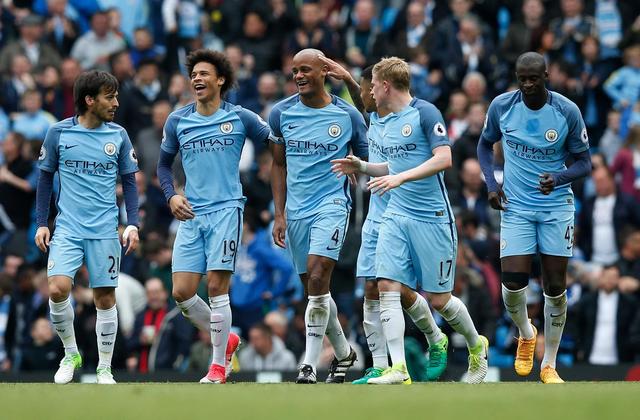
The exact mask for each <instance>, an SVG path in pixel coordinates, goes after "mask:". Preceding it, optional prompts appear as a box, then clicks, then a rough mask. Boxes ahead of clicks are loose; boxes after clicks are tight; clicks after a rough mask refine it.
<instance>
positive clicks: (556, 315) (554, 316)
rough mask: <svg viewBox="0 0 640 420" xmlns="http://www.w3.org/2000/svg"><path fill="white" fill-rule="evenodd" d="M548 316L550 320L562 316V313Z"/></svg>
mask: <svg viewBox="0 0 640 420" xmlns="http://www.w3.org/2000/svg"><path fill="white" fill-rule="evenodd" d="M549 315H551V318H557V317H559V316H562V315H564V313H562V314H549Z"/></svg>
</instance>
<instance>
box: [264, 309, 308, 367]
mask: <svg viewBox="0 0 640 420" xmlns="http://www.w3.org/2000/svg"><path fill="white" fill-rule="evenodd" d="M264 323H265V324H266V325H267V326H268V327H269V328H271V331H272V332H273V335H274V336H277V337H278V338H279V339H280V340H282V342H283V343H284V346H285V347H286V348H287V349H288V350H290V351H291V352H292V353H293V354H294V355H295V357H296V359H297V358H298V357H299V356H300V355H301V354H302V353H303V352H304V341H303V340H301V339H300V335H299V334H296V333H295V332H294V331H293V330H292V329H290V328H289V322H288V320H287V317H286V316H285V315H284V314H283V313H282V312H281V311H279V310H276V311H271V312H269V313H268V314H266V315H265V317H264Z"/></svg>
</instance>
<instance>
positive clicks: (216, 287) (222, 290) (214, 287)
mask: <svg viewBox="0 0 640 420" xmlns="http://www.w3.org/2000/svg"><path fill="white" fill-rule="evenodd" d="M207 290H208V292H209V296H220V295H225V294H227V293H229V285H228V284H224V283H223V282H209V285H208V286H207Z"/></svg>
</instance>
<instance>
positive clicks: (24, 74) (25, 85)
mask: <svg viewBox="0 0 640 420" xmlns="http://www.w3.org/2000/svg"><path fill="white" fill-rule="evenodd" d="M31 70H32V66H31V62H30V61H29V59H28V58H27V56H26V55H23V54H15V55H14V56H13V57H12V58H11V74H10V75H9V76H7V77H6V78H3V79H4V80H3V82H2V96H1V97H0V103H1V104H2V107H3V108H4V110H5V112H6V113H7V114H8V115H9V116H11V114H12V113H14V112H18V111H19V110H20V100H21V98H22V95H23V94H24V93H25V92H26V91H27V90H29V89H36V88H37V85H36V81H35V78H34V77H33V74H32V73H31Z"/></svg>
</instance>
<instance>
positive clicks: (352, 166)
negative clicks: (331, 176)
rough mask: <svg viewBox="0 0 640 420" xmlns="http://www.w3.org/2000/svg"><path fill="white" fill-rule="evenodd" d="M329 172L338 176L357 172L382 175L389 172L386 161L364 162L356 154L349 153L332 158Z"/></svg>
mask: <svg viewBox="0 0 640 420" xmlns="http://www.w3.org/2000/svg"><path fill="white" fill-rule="evenodd" d="M331 172H333V173H335V174H336V175H337V176H338V177H341V176H343V175H353V174H357V173H361V174H365V175H369V176H384V175H387V174H388V173H389V164H388V163H387V162H382V163H371V162H366V161H364V160H362V159H360V158H359V157H357V156H354V155H349V156H347V157H345V158H342V159H334V160H332V161H331Z"/></svg>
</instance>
